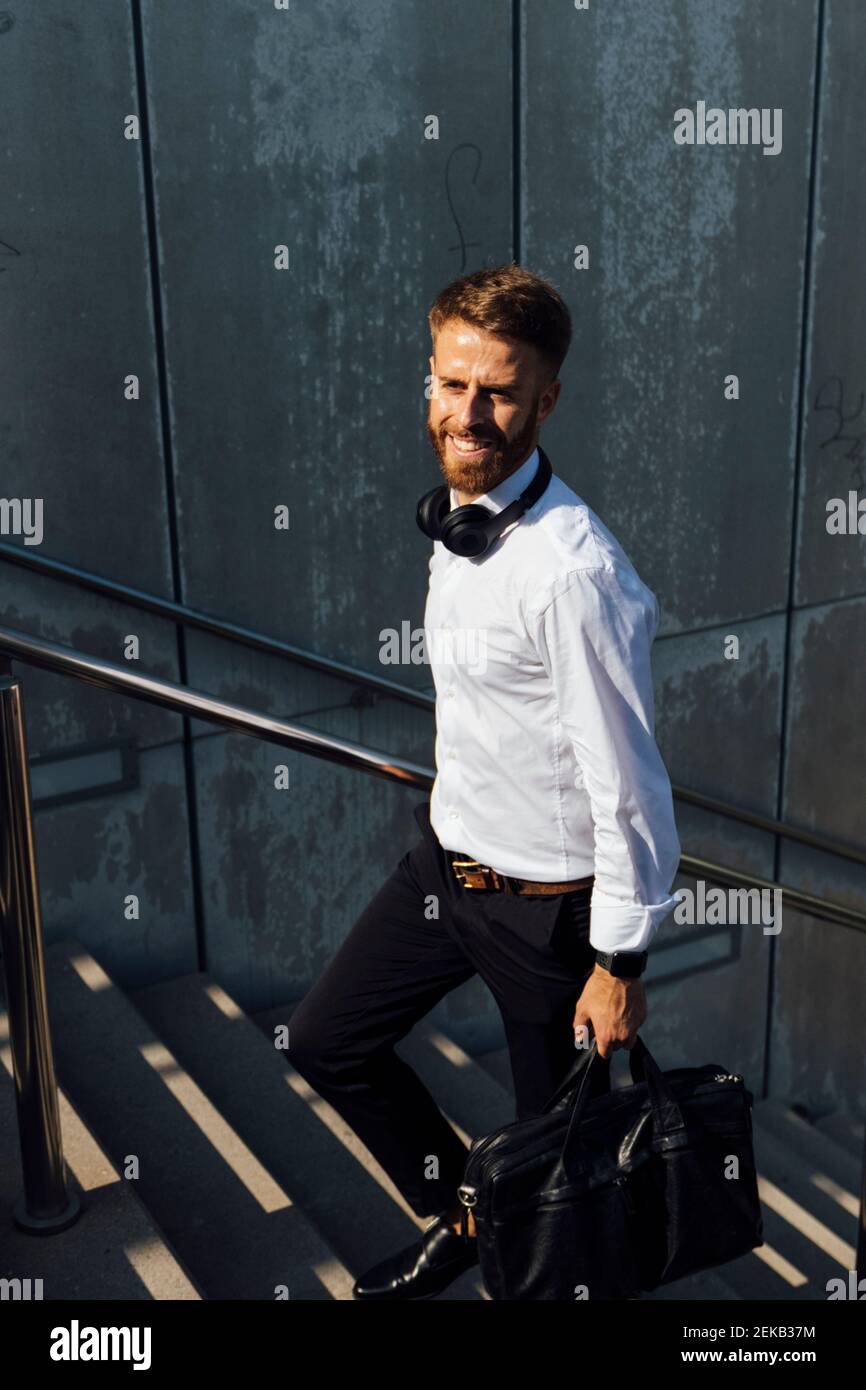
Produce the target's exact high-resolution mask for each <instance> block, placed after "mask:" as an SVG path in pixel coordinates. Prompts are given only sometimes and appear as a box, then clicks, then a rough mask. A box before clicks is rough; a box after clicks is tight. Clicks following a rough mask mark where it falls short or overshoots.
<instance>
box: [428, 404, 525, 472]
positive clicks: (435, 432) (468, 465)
mask: <svg viewBox="0 0 866 1390" xmlns="http://www.w3.org/2000/svg"><path fill="white" fill-rule="evenodd" d="M539 399H540V397H537V398H536V399H535V401H533V404H532V408H531V410H530V412H529V415H528V417H527V420H526V424H525V425H524V426H523V427H522V429H521V430H520V431H519V433H518V434H516V435H515V436H514V438H513V439H506V437H505V436H504V435H503V434H502V432H501V431H500V430H497V429H496V428H495V426H491V425H485V426H484V428H483V430H478V431H474V430H469V431H467V433H469V434H471V435H475V437H476V438H477V439H478V440H479V441H481V440H483V441H485V442H487V441H489V442H490V443H491V444H492V445H493V448H492V450H491V452H490V453H488V454H486V455H485V456H484V458H482V459H479V460H478V462H473V461H471V460H469V459H467V460H465V461H464V460H463V459H458V458H450V457H449V455H448V453H447V447H448V446H447V444H446V438H447V436H448V435H449V434H450V433H451V432H452V431H451V430H450V429H449V428H448V427H447V426H446V425H441V426H439V427H438V428H436V427H435V426H434V425H432V424H431V423H430V417H429V415H428V417H427V434H428V436H429V439H430V443H431V444H432V446H433V450H434V453H435V454H436V457H437V458H438V460H439V467H440V468H441V470H442V475H443V477H444V478H445V481H446V483H447V484H448V485H449V487H453V488H454V490H455V492H467V493H470V494H471V495H476V496H477V495H480V494H481V493H485V492H490V490H491V489H492V488H494V487H496V485H497V484H498V483H501V482H502V481H503V479H504V478H507V477H508V476H509V474H511V473H514V472H515V471H516V470H517V468H518V467H519V466H520V464H521V463H525V461H526V459H527V458H528V456H529V454H530V452H531V449H532V441H533V439H534V438H535V430H536V423H537V420H538V404H539ZM454 433H456V434H462V433H464V432H463V431H462V430H455V431H454Z"/></svg>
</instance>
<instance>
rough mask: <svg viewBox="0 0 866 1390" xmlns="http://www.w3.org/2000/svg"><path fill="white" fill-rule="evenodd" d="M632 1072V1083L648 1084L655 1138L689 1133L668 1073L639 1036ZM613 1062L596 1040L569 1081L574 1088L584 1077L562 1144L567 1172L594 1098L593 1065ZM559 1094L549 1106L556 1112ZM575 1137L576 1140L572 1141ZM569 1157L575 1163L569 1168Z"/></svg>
mask: <svg viewBox="0 0 866 1390" xmlns="http://www.w3.org/2000/svg"><path fill="white" fill-rule="evenodd" d="M628 1054H629V1055H628V1061H629V1071H630V1072H631V1078H632V1081H633V1082H635V1083H637V1082H639V1081H642V1080H646V1084H647V1094H648V1095H649V1100H650V1106H651V1109H652V1122H653V1137H654V1138H655V1139H660V1138H661V1137H662V1136H666V1137H668V1142H670V1140H669V1136H671V1135H673V1134H674V1133H675V1132H676V1131H682V1133H683V1134H684V1133H685V1130H686V1124H685V1120H684V1119H683V1114H682V1111H681V1110H680V1107H679V1105H678V1103H677V1100H676V1097H675V1095H674V1093H673V1091H672V1090H671V1088H670V1086H669V1085H668V1083H667V1081H666V1080H665V1077H664V1073H663V1072H662V1071H661V1069H660V1068H659V1066H658V1064H657V1063H656V1061H655V1059H654V1058H653V1055H652V1053H651V1052H650V1050H649V1048H648V1047H647V1045H646V1043H645V1042H644V1041H643V1038H641V1037H640V1036H638V1037H637V1038H636V1039H635V1042H634V1046H633V1047H631V1048H629V1050H628ZM609 1060H610V1059H609V1058H604V1057H599V1055H598V1048H597V1045H596V1039H595V1038H593V1040H592V1047H590V1048H589V1050H588V1052H587V1055H586V1061H585V1063H584V1064H582V1065H580V1066H579V1068H574V1069H573V1070H572V1073H570V1074H569V1076H568V1077H566V1082H565V1083H564V1084H566V1085H567V1086H568V1085H569V1084H573V1081H574V1078H575V1073H576V1075H577V1076H579V1077H580V1085H579V1086H578V1088H577V1095H576V1096H575V1099H574V1104H573V1106H572V1109H571V1118H570V1120H569V1122H568V1127H567V1129H566V1131H565V1138H564V1140H563V1141H562V1150H561V1152H560V1155H559V1163H560V1166H561V1167H562V1168H563V1169H568V1168H569V1167H573V1166H574V1155H575V1153H576V1151H577V1150H578V1149H579V1145H580V1120H581V1116H582V1115H583V1112H584V1110H585V1108H586V1104H587V1101H588V1100H589V1097H590V1095H591V1088H590V1087H589V1086H588V1085H587V1082H588V1080H589V1077H590V1074H591V1072H592V1067H593V1063H596V1064H598V1063H599V1062H605V1061H609ZM555 1096H556V1092H554V1096H553V1097H551V1101H549V1102H548V1105H549V1106H551V1108H552V1103H555ZM572 1136H574V1138H572ZM569 1156H571V1157H572V1163H571V1165H569V1163H568V1160H569Z"/></svg>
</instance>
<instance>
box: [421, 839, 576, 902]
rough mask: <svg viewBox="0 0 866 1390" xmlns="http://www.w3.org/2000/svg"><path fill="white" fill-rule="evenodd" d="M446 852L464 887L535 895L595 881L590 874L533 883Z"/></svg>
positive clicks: (571, 888) (560, 890) (566, 891)
mask: <svg viewBox="0 0 866 1390" xmlns="http://www.w3.org/2000/svg"><path fill="white" fill-rule="evenodd" d="M448 854H449V859H450V861H451V868H452V870H453V873H454V877H455V878H456V879H457V882H458V883H460V884H462V886H463V887H464V888H486V889H487V890H488V891H491V890H492V891H494V892H500V893H517V894H519V895H521V896H524V897H530V896H531V897H535V896H537V895H543V894H547V893H551V894H552V893H572V892H574V890H575V889H576V888H588V887H589V886H590V884H592V883H594V882H595V875H594V874H590V875H589V877H588V878H572V879H570V880H569V881H568V882H567V883H534V882H533V881H532V880H531V879H528V878H509V877H506V875H505V874H499V873H497V872H496V870H495V869H491V868H490V867H489V866H488V865H487V864H479V863H478V860H477V859H458V858H457V857H456V856H455V855H454V852H453V851H452V850H449V851H448Z"/></svg>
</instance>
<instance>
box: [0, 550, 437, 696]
mask: <svg viewBox="0 0 866 1390" xmlns="http://www.w3.org/2000/svg"><path fill="white" fill-rule="evenodd" d="M0 559H2V560H11V562H12V564H14V565H20V566H21V567H22V568H23V569H29V570H33V571H35V573H37V574H45V575H48V576H49V578H51V579H61V580H64V581H65V582H66V583H72V584H77V585H79V587H80V588H82V589H89V590H91V591H92V592H93V593H96V594H102V595H103V597H105V598H113V599H117V600H118V602H119V603H128V604H130V606H131V607H133V608H141V609H143V610H144V611H145V612H146V613H155V614H157V616H158V617H160V618H170V619H171V620H172V622H176V623H184V624H185V626H187V627H195V628H199V629H200V630H201V631H202V632H209V633H211V634H212V635H213V636H214V637H222V638H225V640H226V641H229V642H241V643H243V644H244V646H247V647H253V648H255V650H256V651H260V652H268V653H269V654H271V655H272V656H287V657H289V658H290V659H291V660H292V661H297V662H298V664H299V665H301V666H308V667H310V668H311V669H312V670H314V671H322V672H323V673H324V674H325V675H329V676H338V677H340V678H341V679H342V680H351V681H354V682H355V684H356V685H363V686H366V687H367V688H368V689H369V690H376V691H378V692H379V694H380V695H390V696H392V697H393V698H394V699H395V700H403V701H406V702H407V703H409V704H414V705H418V706H420V708H421V709H426V710H430V709H432V708H433V706H434V700H433V697H432V695H427V694H425V692H424V691H423V690H413V689H412V687H411V686H410V685H401V684H400V683H399V682H398V681H390V680H388V678H387V677H386V676H377V675H375V674H374V673H373V672H372V671H358V670H356V669H355V667H354V666H347V665H346V664H345V663H344V662H342V661H334V660H332V659H331V657H327V656H319V655H317V653H316V652H308V651H306V650H305V648H303V647H295V646H293V644H292V643H291V642H282V641H280V639H279V638H278V637H268V636H267V635H266V634H265V633H263V632H257V631H256V629H255V628H252V627H244V626H243V624H242V623H233V622H229V621H228V619H226V618H214V617H213V616H212V615H211V614H210V613H203V612H201V610H200V609H197V608H187V606H186V604H183V603H175V602H174V601H173V600H172V599H168V598H161V597H160V596H159V594H151V593H148V591H147V590H146V589H136V588H134V587H133V586H132V585H131V584H121V583H120V582H119V581H118V580H116V579H106V578H105V576H104V575H101V574H94V573H93V572H92V571H91V570H83V569H80V568H79V567H78V566H77V565H68V564H66V563H65V561H63V560H52V559H49V557H48V556H47V555H35V554H32V553H31V552H30V551H29V550H25V549H24V548H23V547H22V546H20V545H4V544H3V543H0Z"/></svg>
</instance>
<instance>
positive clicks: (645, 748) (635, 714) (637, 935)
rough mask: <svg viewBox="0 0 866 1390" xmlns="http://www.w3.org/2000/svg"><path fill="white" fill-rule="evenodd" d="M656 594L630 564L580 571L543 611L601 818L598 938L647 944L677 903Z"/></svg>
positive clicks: (545, 639) (540, 642) (595, 815)
mask: <svg viewBox="0 0 866 1390" xmlns="http://www.w3.org/2000/svg"><path fill="white" fill-rule="evenodd" d="M658 611H659V610H658V603H657V601H656V598H655V595H654V594H653V593H652V592H651V591H650V590H649V589H648V588H647V587H646V585H644V584H643V583H642V581H641V580H640V579H639V578H638V576H637V574H636V573H635V572H634V571H621V570H619V569H618V568H615V567H610V568H606V567H598V568H591V569H582V570H579V571H574V572H573V573H572V574H571V575H569V576H568V581H567V583H566V584H565V586H564V587H563V588H562V591H561V592H560V593H559V594H557V596H556V597H554V598H553V599H552V600H551V601H550V602H549V603H548V604H547V606H546V607H545V608H544V609H543V610H542V611H541V612H540V613H539V614H538V615H537V618H536V626H535V641H536V645H537V648H538V651H539V656H540V658H541V660H542V662H543V664H544V666H545V668H546V670H547V672H548V675H549V677H550V679H551V681H552V684H553V688H554V692H555V695H556V701H557V706H558V714H559V720H560V723H561V731H562V737H563V739H567V740H568V742H569V743H570V745H571V747H572V749H573V750H574V755H575V759H576V762H577V769H579V770H578V771H576V774H575V780H576V785H578V786H579V785H580V783H581V779H582V783H583V786H584V788H585V790H586V793H587V795H588V797H589V802H590V809H591V814H592V821H593V836H594V860H595V884H594V887H593V893H592V899H591V909H590V944H591V945H592V946H594V947H595V948H596V949H597V950H601V951H643V950H645V949H647V948H648V947H649V945H650V944H651V942H652V940H653V938H654V936H655V933H656V931H657V930H658V927H659V925H660V923H661V922H662V920H663V919H664V918H665V917H666V916H667V915H668V913H669V912H670V911H671V910H672V909H673V908H674V907H676V904H677V899H676V897H675V896H673V895H672V894H671V892H670V889H671V885H672V883H673V880H674V877H675V875H676V872H677V868H678V865H679V860H680V842H679V838H678V836H677V830H676V823H675V820H674V810H673V798H672V794H671V785H670V779H669V777H668V774H667V770H666V768H665V765H664V762H663V761H662V757H661V754H660V752H659V750H658V746H657V744H656V741H655V737H654V708H653V688H652V667H651V662H650V649H651V646H652V642H653V638H654V636H655V630H656V626H657V624H658Z"/></svg>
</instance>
